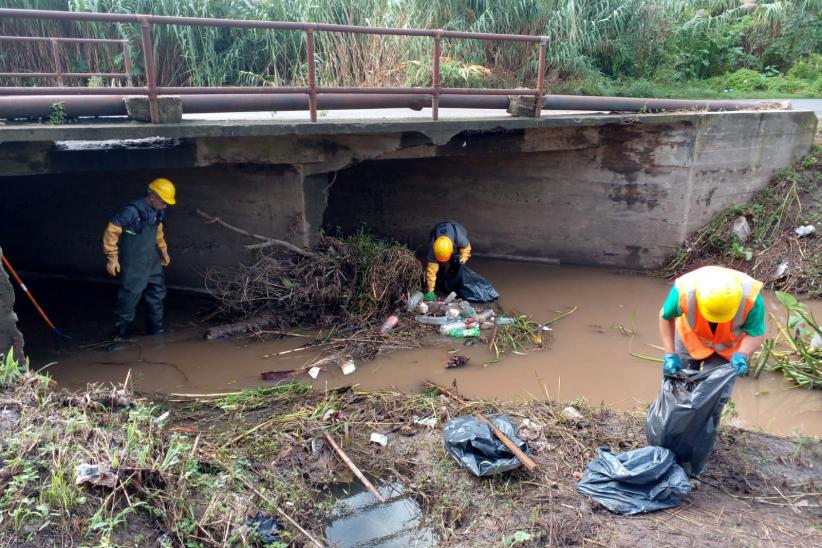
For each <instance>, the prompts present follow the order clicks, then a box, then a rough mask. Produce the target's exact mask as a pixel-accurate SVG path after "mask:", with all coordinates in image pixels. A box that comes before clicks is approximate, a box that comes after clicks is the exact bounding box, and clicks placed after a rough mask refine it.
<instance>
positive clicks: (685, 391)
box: [645, 364, 736, 476]
mask: <svg viewBox="0 0 822 548" xmlns="http://www.w3.org/2000/svg"><path fill="white" fill-rule="evenodd" d="M735 379H736V368H735V367H733V366H732V365H729V364H725V365H720V366H718V367H714V368H711V369H707V370H703V371H692V370H689V369H686V370H683V371H680V372H679V373H677V376H676V377H665V378H664V379H663V381H662V388H661V389H660V391H659V396H658V397H657V399H656V401H655V402H654V403H653V405H651V408H650V409H649V410H648V417H647V419H646V421H645V436H646V437H647V438H648V444H649V445H657V446H659V447H665V448H667V449H670V450H671V451H673V452H674V455H676V461H677V462H678V463H679V464H680V465H681V466H682V467H683V468H684V469H685V472H687V473H688V475H690V476H698V475H699V474H701V473H702V471H703V470H704V469H705V462H706V461H707V460H708V455H709V454H710V452H711V449H713V447H714V442H715V441H716V432H717V429H718V428H719V419H720V415H721V413H722V406H723V405H724V403H725V399H726V397H727V396H726V394H727V393H728V388H729V386H730V385H732V384H733V382H734V380H735Z"/></svg>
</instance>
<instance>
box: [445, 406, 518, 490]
mask: <svg viewBox="0 0 822 548" xmlns="http://www.w3.org/2000/svg"><path fill="white" fill-rule="evenodd" d="M489 420H490V421H491V422H492V423H494V426H496V427H497V428H499V429H500V430H501V431H502V433H503V434H505V435H506V436H508V438H509V439H510V440H511V441H512V442H514V443H515V444H516V445H517V447H519V448H520V449H521V450H522V451H523V452H524V453H525V454H526V455H527V454H528V446H527V444H526V443H525V442H524V441H522V440H521V439H519V438H518V437H517V435H516V430H514V426H513V425H512V424H511V417H508V416H506V415H499V416H496V417H493V418H490V417H489ZM443 438H444V439H445V449H446V450H447V451H448V453H450V454H451V456H452V457H454V459H455V460H456V461H457V462H458V463H459V465H460V466H462V467H463V468H465V469H467V470H469V471H471V473H472V474H474V475H475V476H493V475H494V474H501V473H503V472H507V471H508V470H513V469H514V468H518V467H519V466H520V465H521V464H522V463H521V462H520V461H519V459H518V458H517V457H515V456H514V454H513V453H511V451H509V450H508V448H507V447H505V445H504V444H503V443H502V442H501V441H499V440H498V439H497V437H496V436H495V435H494V433H493V432H492V431H491V427H490V426H488V425H487V424H485V423H483V422H481V421H480V420H479V419H478V418H476V417H457V418H455V419H451V420H450V421H448V422H447V423H446V424H445V428H444V430H443Z"/></svg>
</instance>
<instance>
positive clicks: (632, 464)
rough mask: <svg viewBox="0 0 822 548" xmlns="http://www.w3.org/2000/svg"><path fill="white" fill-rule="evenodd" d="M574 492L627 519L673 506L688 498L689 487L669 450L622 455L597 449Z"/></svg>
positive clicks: (646, 449) (686, 476)
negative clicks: (594, 457)
mask: <svg viewBox="0 0 822 548" xmlns="http://www.w3.org/2000/svg"><path fill="white" fill-rule="evenodd" d="M577 492H578V493H580V494H582V495H586V496H588V497H591V498H592V499H594V500H595V501H597V502H598V503H600V504H602V505H603V506H605V507H606V508H607V509H608V510H610V511H611V512H614V513H617V514H623V515H626V516H630V515H632V514H639V513H641V512H654V511H656V510H662V509H664V508H672V507H674V506H676V505H677V504H679V503H680V502H681V501H682V499H684V498H685V497H686V496H688V495H689V494H690V492H691V484H690V482H689V481H688V475H687V474H685V470H683V469H682V467H681V466H679V465H678V464H677V463H676V462H674V454H673V452H671V451H670V450H668V449H664V448H662V447H643V448H642V449H634V450H633V451H626V452H625V453H611V451H610V450H609V449H597V458H596V459H594V460H592V461H591V462H589V463H588V466H587V467H586V468H585V473H584V474H583V476H582V479H581V480H580V481H579V483H577Z"/></svg>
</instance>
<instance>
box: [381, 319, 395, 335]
mask: <svg viewBox="0 0 822 548" xmlns="http://www.w3.org/2000/svg"><path fill="white" fill-rule="evenodd" d="M399 321H400V319H399V318H397V317H396V316H393V315H392V316H388V319H387V320H385V323H384V324H382V327H380V333H382V334H383V335H385V334H386V333H388V332H389V331H391V330H392V329H394V326H395V325H397V322H399Z"/></svg>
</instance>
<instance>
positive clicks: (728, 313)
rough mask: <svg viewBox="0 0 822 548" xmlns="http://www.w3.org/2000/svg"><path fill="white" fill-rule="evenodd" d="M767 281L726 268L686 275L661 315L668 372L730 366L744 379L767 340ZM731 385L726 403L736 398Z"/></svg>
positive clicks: (676, 287)
mask: <svg viewBox="0 0 822 548" xmlns="http://www.w3.org/2000/svg"><path fill="white" fill-rule="evenodd" d="M761 290H762V282H759V281H757V280H755V279H753V278H751V277H750V276H748V275H747V274H743V273H742V272H737V271H736V270H731V269H730V268H723V267H720V266H705V267H702V268H698V269H696V270H694V271H692V272H689V273H687V274H685V275H683V276H680V277H679V278H677V279H676V281H675V282H674V287H673V288H672V289H671V291H670V293H669V294H668V298H667V299H666V300H665V304H664V305H663V306H662V310H661V311H660V316H659V332H660V335H661V337H662V345H663V348H664V350H665V357H664V361H663V373H664V374H665V375H666V376H673V375H676V373H677V372H678V371H679V370H680V369H682V368H683V365H685V366H687V367H688V368H689V369H697V370H698V369H700V366H701V367H703V368H711V367H716V366H718V365H723V364H726V363H729V362H730V364H731V365H733V366H734V367H736V372H737V375H738V376H741V375H744V374H745V373H747V371H748V360H749V358H750V356H751V354H752V353H753V352H755V351H756V350H758V349H759V347H760V346H761V344H762V341H763V339H764V338H765V303H764V302H763V300H762V295H761V294H760V292H761ZM732 388H733V386H732V385H729V386H728V389H727V391H728V393H727V394H725V400H726V401H727V399H728V398H730V390H731V389H732Z"/></svg>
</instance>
